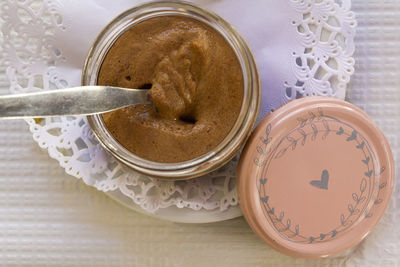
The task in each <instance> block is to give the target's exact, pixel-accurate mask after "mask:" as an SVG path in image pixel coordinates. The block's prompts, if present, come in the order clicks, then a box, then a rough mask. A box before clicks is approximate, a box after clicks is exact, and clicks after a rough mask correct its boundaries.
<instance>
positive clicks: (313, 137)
mask: <svg viewBox="0 0 400 267" xmlns="http://www.w3.org/2000/svg"><path fill="white" fill-rule="evenodd" d="M310 125H311V128H312V129H313V135H312V136H311V140H312V141H314V140H315V139H316V138H317V135H318V128H317V126H315V124H314V123H311V124H310Z"/></svg>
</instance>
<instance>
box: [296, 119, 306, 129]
mask: <svg viewBox="0 0 400 267" xmlns="http://www.w3.org/2000/svg"><path fill="white" fill-rule="evenodd" d="M297 120H298V121H299V123H300V128H303V127H304V126H306V123H307V120H305V119H302V118H298V119H297Z"/></svg>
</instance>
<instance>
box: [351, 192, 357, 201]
mask: <svg viewBox="0 0 400 267" xmlns="http://www.w3.org/2000/svg"><path fill="white" fill-rule="evenodd" d="M351 196H352V197H353V199H354V201H355V202H357V204H358V195H357V193H353V194H352V195H351Z"/></svg>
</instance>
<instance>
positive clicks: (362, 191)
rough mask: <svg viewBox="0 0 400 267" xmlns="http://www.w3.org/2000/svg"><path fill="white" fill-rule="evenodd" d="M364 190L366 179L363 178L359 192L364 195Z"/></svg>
mask: <svg viewBox="0 0 400 267" xmlns="http://www.w3.org/2000/svg"><path fill="white" fill-rule="evenodd" d="M366 188H367V179H365V178H363V179H362V180H361V184H360V192H361V193H364V191H365V189H366Z"/></svg>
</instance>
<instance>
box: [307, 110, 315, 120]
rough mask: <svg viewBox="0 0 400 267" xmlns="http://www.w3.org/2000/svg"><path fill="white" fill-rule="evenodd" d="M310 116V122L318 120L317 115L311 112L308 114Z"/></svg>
mask: <svg viewBox="0 0 400 267" xmlns="http://www.w3.org/2000/svg"><path fill="white" fill-rule="evenodd" d="M308 114H309V115H310V120H311V121H313V120H314V119H315V118H316V116H315V114H314V113H312V112H311V111H310V112H308Z"/></svg>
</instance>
